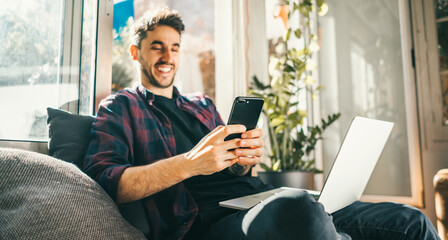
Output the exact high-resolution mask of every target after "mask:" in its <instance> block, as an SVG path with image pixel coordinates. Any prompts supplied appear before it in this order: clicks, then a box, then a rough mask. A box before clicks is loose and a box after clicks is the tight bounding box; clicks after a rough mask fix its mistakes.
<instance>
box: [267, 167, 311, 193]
mask: <svg viewBox="0 0 448 240" xmlns="http://www.w3.org/2000/svg"><path fill="white" fill-rule="evenodd" d="M258 176H259V177H260V179H261V180H262V181H263V182H264V183H266V184H270V185H272V186H274V187H294V188H304V189H314V172H311V171H309V172H304V171H299V170H290V171H282V172H258Z"/></svg>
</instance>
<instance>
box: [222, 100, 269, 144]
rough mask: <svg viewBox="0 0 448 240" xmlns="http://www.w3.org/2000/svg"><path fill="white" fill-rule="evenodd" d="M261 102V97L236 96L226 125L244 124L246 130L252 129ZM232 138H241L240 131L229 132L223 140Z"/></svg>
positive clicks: (259, 110) (262, 101)
mask: <svg viewBox="0 0 448 240" xmlns="http://www.w3.org/2000/svg"><path fill="white" fill-rule="evenodd" d="M263 104H264V100H263V98H257V97H243V96H240V97H236V98H235V100H234V101H233V105H232V110H231V112H230V116H229V121H228V122H227V125H231V124H242V125H244V126H246V129H247V131H249V130H252V129H254V128H255V127H256V126H257V122H258V118H259V117H260V113H261V109H262V108H263ZM234 138H241V133H236V134H230V135H229V136H227V137H226V138H225V139H224V141H227V140H231V139H234Z"/></svg>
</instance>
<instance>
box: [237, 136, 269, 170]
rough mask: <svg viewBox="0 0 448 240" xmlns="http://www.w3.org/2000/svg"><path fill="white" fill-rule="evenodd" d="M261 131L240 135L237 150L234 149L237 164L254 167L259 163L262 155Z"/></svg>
mask: <svg viewBox="0 0 448 240" xmlns="http://www.w3.org/2000/svg"><path fill="white" fill-rule="evenodd" d="M262 135H263V131H262V130H261V129H258V128H256V129H253V130H250V131H247V132H245V133H243V134H242V135H241V138H242V139H241V141H240V142H239V147H240V148H238V149H235V155H237V156H238V163H239V164H241V165H255V164H257V163H259V162H260V161H261V156H262V155H263V146H264V142H263V139H262V138H261V136H262Z"/></svg>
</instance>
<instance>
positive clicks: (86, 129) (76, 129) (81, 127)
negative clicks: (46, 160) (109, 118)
mask: <svg viewBox="0 0 448 240" xmlns="http://www.w3.org/2000/svg"><path fill="white" fill-rule="evenodd" d="M47 114H48V119H47V123H48V127H49V137H50V141H49V143H48V153H49V155H50V156H53V157H55V158H58V159H61V160H64V161H66V162H70V163H73V164H75V165H76V166H78V167H79V168H82V164H83V158H84V154H85V152H86V149H87V146H88V145H89V141H90V129H91V128H92V122H93V120H94V117H93V116H83V115H77V114H72V113H70V112H67V111H64V110H60V109H54V108H47Z"/></svg>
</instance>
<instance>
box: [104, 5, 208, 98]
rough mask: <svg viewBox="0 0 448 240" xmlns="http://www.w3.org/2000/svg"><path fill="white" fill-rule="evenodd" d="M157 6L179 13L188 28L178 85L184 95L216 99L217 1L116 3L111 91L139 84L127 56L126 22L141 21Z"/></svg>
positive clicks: (183, 42)
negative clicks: (215, 17) (215, 33)
mask: <svg viewBox="0 0 448 240" xmlns="http://www.w3.org/2000/svg"><path fill="white" fill-rule="evenodd" d="M155 6H168V7H169V8H171V9H174V10H177V11H178V12H179V13H180V15H181V16H182V20H183V22H184V24H185V32H184V33H182V43H181V52H180V63H179V69H178V71H177V74H176V80H175V85H176V86H177V87H178V88H179V90H180V91H181V92H182V93H192V92H205V94H207V95H208V96H210V97H211V98H212V99H214V96H215V51H214V30H215V29H214V11H215V10H214V0H172V1H167V0H152V1H146V0H134V1H126V0H124V1H123V0H119V1H117V0H115V7H114V32H115V35H114V47H113V54H114V56H113V66H112V90H115V91H116V90H119V89H121V88H123V87H129V86H132V85H133V84H134V83H136V82H137V81H138V76H137V69H136V67H135V66H134V62H133V61H132V60H130V58H129V53H128V46H129V44H130V41H129V35H127V34H128V32H129V24H130V23H131V22H129V21H127V20H128V19H129V17H134V18H135V19H138V18H140V17H141V16H142V15H143V14H144V13H145V12H146V11H147V10H149V9H150V8H153V7H155ZM120 14H121V15H120ZM132 15H133V16H132Z"/></svg>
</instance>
